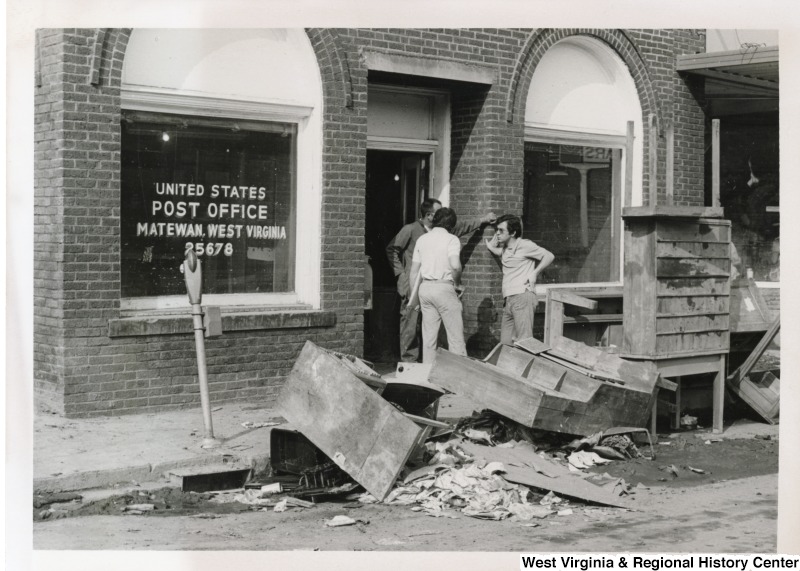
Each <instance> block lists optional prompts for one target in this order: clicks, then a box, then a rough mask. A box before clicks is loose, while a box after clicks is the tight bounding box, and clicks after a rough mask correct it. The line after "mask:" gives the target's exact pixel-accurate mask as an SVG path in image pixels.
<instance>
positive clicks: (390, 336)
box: [364, 150, 430, 363]
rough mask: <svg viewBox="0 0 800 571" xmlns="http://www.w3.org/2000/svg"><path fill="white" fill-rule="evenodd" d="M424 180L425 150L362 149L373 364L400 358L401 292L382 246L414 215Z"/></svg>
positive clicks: (367, 345)
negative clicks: (364, 163) (370, 282)
mask: <svg viewBox="0 0 800 571" xmlns="http://www.w3.org/2000/svg"><path fill="white" fill-rule="evenodd" d="M429 181H430V153H410V152H400V151H378V150H368V151H367V188H366V205H365V207H366V222H365V228H364V232H365V240H364V242H365V247H366V254H367V256H369V259H370V262H369V263H370V265H371V267H372V309H370V310H367V311H365V312H364V356H365V358H367V359H369V360H370V361H374V362H376V363H390V362H394V361H397V360H399V357H400V337H399V328H400V297H399V296H398V295H397V280H396V279H395V277H394V272H393V271H392V268H391V266H390V265H389V260H388V259H387V258H386V246H388V245H389V241H390V240H391V239H392V238H394V237H395V235H396V234H397V233H398V232H399V231H400V229H401V228H402V227H403V225H404V224H408V223H409V222H413V221H414V220H416V219H417V218H418V217H419V205H420V202H422V201H423V200H424V199H425V198H427V197H428V190H429Z"/></svg>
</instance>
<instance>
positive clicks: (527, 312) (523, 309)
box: [500, 291, 537, 345]
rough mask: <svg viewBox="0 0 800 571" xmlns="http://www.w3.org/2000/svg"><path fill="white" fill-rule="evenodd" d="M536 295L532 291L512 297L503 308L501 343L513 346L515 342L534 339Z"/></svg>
mask: <svg viewBox="0 0 800 571" xmlns="http://www.w3.org/2000/svg"><path fill="white" fill-rule="evenodd" d="M536 303H537V300H536V294H535V293H533V292H532V291H526V292H524V293H518V294H517V295H510V296H508V297H507V298H506V303H505V306H504V307H503V320H502V322H501V324H500V343H505V344H506V345H512V344H513V343H514V341H517V340H519V339H525V338H527V337H533V314H534V312H535V311H536Z"/></svg>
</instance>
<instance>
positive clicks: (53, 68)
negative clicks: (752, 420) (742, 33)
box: [34, 29, 706, 416]
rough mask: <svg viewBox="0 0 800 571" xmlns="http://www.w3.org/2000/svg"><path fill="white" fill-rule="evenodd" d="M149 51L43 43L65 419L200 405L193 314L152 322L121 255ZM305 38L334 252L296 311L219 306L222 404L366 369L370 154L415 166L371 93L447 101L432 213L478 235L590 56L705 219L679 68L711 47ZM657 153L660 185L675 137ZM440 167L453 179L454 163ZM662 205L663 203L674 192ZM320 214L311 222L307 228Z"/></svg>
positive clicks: (479, 272)
mask: <svg viewBox="0 0 800 571" xmlns="http://www.w3.org/2000/svg"><path fill="white" fill-rule="evenodd" d="M135 33H136V30H133V31H132V30H125V29H59V30H40V31H39V33H38V36H37V77H36V82H37V84H36V99H35V106H36V110H35V116H36V125H35V129H36V138H35V143H36V147H35V251H34V256H35V294H34V295H35V307H34V312H35V329H34V336H35V340H34V341H35V390H36V395H37V399H39V400H40V401H41V402H42V403H45V404H46V405H47V406H49V407H51V408H52V409H54V410H58V411H60V412H62V413H64V414H66V415H68V416H91V415H99V414H110V413H114V414H117V413H129V412H138V411H143V410H157V409H160V408H168V407H176V406H181V405H186V404H190V403H196V402H199V394H198V390H197V383H196V375H195V370H196V369H195V367H196V363H195V348H194V339H193V335H192V334H191V319H190V316H189V314H188V310H184V311H183V312H182V313H181V312H180V311H178V310H170V311H159V310H157V309H153V308H152V307H151V308H149V309H147V310H142V311H138V312H137V309H136V304H133V305H130V304H127V302H126V301H125V300H124V299H123V298H122V295H121V290H122V287H123V284H122V283H121V277H120V275H121V271H122V268H121V265H123V264H125V263H128V262H126V261H124V260H123V258H122V254H121V245H120V243H121V230H120V228H121V224H124V223H125V221H124V220H123V218H124V216H123V215H122V213H121V202H122V200H123V194H124V192H123V189H122V185H123V183H124V182H125V181H123V180H122V178H123V177H122V175H121V161H122V158H121V157H122V153H123V127H122V124H123V123H124V122H125V121H126V119H125V117H126V115H125V101H126V99H125V95H124V93H123V91H124V86H123V82H124V81H123V80H124V73H125V69H124V67H125V65H126V57H128V55H129V54H128V48H129V40H131V38H132V37H133V35H134V34H135ZM304 34H305V38H306V39H307V42H308V46H309V49H310V50H313V55H314V57H315V59H316V64H317V66H318V75H319V78H320V84H321V94H322V95H321V101H320V102H319V105H318V108H317V109H316V110H311V111H308V113H311V114H313V113H314V112H320V117H321V123H320V124H321V140H320V145H319V146H320V147H321V149H320V155H319V156H320V164H319V172H320V177H319V178H320V181H319V184H320V193H319V210H320V212H319V217H320V223H319V227H318V228H317V229H316V230H312V231H311V233H312V234H314V236H313V237H312V238H313V239H314V240H316V241H317V243H318V244H317V246H318V250H319V251H318V256H317V255H316V254H314V255H313V256H312V263H311V266H314V265H315V264H317V262H318V264H317V265H318V269H317V270H313V268H312V274H311V275H313V276H314V277H313V279H314V280H316V281H318V283H315V284H312V286H313V287H311V288H310V290H309V291H311V292H312V293H310V294H308V297H307V298H305V299H301V298H299V299H297V300H294V301H293V302H290V303H285V302H284V303H274V302H270V303H268V304H261V305H260V304H259V303H255V304H253V303H249V304H247V305H245V306H241V307H239V306H223V309H222V313H223V329H224V331H225V333H224V335H223V336H222V337H219V338H215V339H209V340H207V343H206V351H207V357H208V372H209V381H210V390H211V398H212V400H213V401H215V402H219V401H226V400H254V401H256V400H257V401H259V402H264V403H268V402H270V401H271V400H273V399H274V398H275V395H276V393H277V391H278V389H279V388H280V386H281V383H282V382H283V379H284V378H285V376H286V374H287V373H288V372H289V370H290V369H291V367H292V365H293V363H294V359H295V357H296V356H297V354H298V353H299V351H300V349H301V347H302V345H303V343H304V342H305V341H306V340H307V339H310V340H312V341H313V342H315V343H317V344H319V345H321V346H324V347H326V348H329V349H332V350H336V351H340V352H344V353H350V354H356V355H361V354H363V352H364V348H365V310H364V252H365V231H364V228H365V225H366V224H368V221H367V220H365V218H366V216H367V214H366V212H367V210H366V207H365V200H366V190H365V189H366V188H367V186H368V184H369V181H368V180H367V179H368V176H367V173H368V164H367V157H368V151H369V149H370V148H371V147H370V145H371V144H372V145H373V147H374V146H375V145H376V144H378V146H379V147H380V144H384V145H389V146H390V147H391V145H395V147H392V148H396V149H402V148H403V147H402V144H400V143H398V142H397V141H396V140H394V139H392V138H391V137H381V136H375V137H372V138H370V137H371V135H370V125H369V124H368V123H369V121H368V119H370V118H371V117H372V115H370V112H369V110H368V104H369V101H368V100H369V99H370V97H368V95H369V94H370V93H371V92H370V89H371V88H373V87H375V86H378V85H380V86H382V87H384V88H386V89H388V90H389V92H390V95H391V90H392V89H397V90H403V89H407V90H409V91H408V93H410V94H412V95H413V94H416V93H423V94H424V93H426V91H425V90H430V91H431V92H432V93H434V94H438V95H437V96H439V95H441V97H444V98H445V99H446V100H447V105H448V110H449V111H448V112H447V113H446V116H447V121H448V122H449V123H448V128H447V129H446V130H445V131H444V133H446V135H445V136H446V140H440V141H439V146H438V147H437V149H445V148H447V149H448V150H449V152H448V153H447V154H446V156H445V158H444V160H445V161H446V163H447V165H446V167H447V168H446V169H444V170H442V171H441V172H442V173H446V176H447V179H448V180H444V181H442V180H441V176H442V175H440V174H438V173H439V172H440V171H437V174H436V176H437V177H439V178H438V182H436V183H435V184H434V186H432V187H431V188H430V189H429V190H430V192H431V194H432V195H439V196H441V197H442V198H443V201H445V202H447V203H449V205H450V206H452V207H453V208H454V209H455V210H456V212H457V213H458V214H459V216H463V217H475V216H479V215H482V214H483V213H485V212H487V211H494V212H497V213H503V212H516V213H519V212H522V211H523V210H524V201H525V197H526V193H528V192H529V191H530V190H529V189H528V188H526V187H527V182H526V181H527V179H526V167H525V164H526V158H525V153H526V146H525V145H526V137H528V135H527V134H526V133H529V131H526V119H525V118H526V112H527V111H526V106H529V105H530V101H531V98H530V97H529V95H530V94H529V88H530V86H531V82H532V78H533V77H534V74H535V72H536V69H537V66H538V65H539V62H540V61H541V60H542V58H543V57H545V56H546V54H547V53H548V52H549V50H551V49H553V47H554V46H556V45H563V44H560V43H561V42H564V41H565V40H569V39H575V38H583V39H585V40H588V41H590V42H591V44H587V45H589V46H590V47H591V46H594V45H597V46H599V47H598V49H602V50H606V51H609V53H611V54H612V55H611V56H607V57H613V58H616V59H617V60H619V61H620V62H622V63H623V64H624V68H625V69H626V70H627V72H628V73H629V75H630V78H631V79H632V81H633V85H635V92H636V95H637V96H638V101H639V104H640V106H641V117H639V118H638V119H639V120H640V126H639V127H640V129H641V131H639V132H640V133H641V135H640V136H639V137H638V138H639V139H640V141H641V144H642V148H641V150H640V151H637V152H638V153H639V154H638V155H635V156H636V157H638V158H637V160H638V161H639V162H640V163H641V162H642V157H646V156H647V153H648V152H649V149H648V139H649V131H648V120H651V121H652V122H653V124H655V125H656V127H657V128H659V129H660V128H661V127H662V126H663V125H665V124H667V123H668V122H672V123H673V124H674V125H675V147H674V148H675V154H674V164H675V177H674V196H675V203H676V204H683V205H702V204H703V202H704V144H705V143H704V136H705V130H706V120H705V116H704V114H703V110H702V107H701V105H702V101H698V97H699V96H698V90H697V89H696V86H695V85H692V84H691V82H692V81H694V80H691V79H685V78H682V77H681V76H679V75H678V74H677V73H676V72H675V59H676V56H677V55H680V54H686V53H695V52H700V51H703V49H704V41H705V35H704V33H703V32H702V31H699V30H608V29H557V30H553V29H539V30H522V29H491V30H473V29H436V30H417V29H386V30H371V29H308V30H305V32H304ZM576 45H577V44H576ZM310 53H312V52H310ZM565 53H566V52H565ZM604 57H606V56H604ZM165 65H166V64H165ZM256 65H257V64H256ZM612 87H613V86H612ZM402 97H405V95H402ZM409 97H411V96H410V95H409ZM432 97H433V96H432ZM389 100H390V101H391V96H390V97H389ZM409 100H410V99H409ZM311 107H313V105H312V106H311ZM600 112H602V111H598V113H600ZM234 118H235V117H234ZM651 118H652V119H651ZM370 120H371V119H370ZM129 121H130V122H133V121H134V120H133V119H131V120H129ZM302 121H303V120H300V121H299V124H301V125H302ZM433 122H435V121H434V120H432V123H431V124H433ZM390 123H391V121H388V120H387V121H386V124H387V125H388V124H390ZM236 129H238V126H237V125H235V124H234V130H236ZM422 138H424V137H420V139H422ZM390 139H392V140H390ZM657 140H658V144H659V149H658V161H659V169H658V172H659V173H661V174H660V177H663V173H664V170H665V169H664V165H665V161H666V150H665V146H664V138H663V130H660V132H659V137H658V138H657ZM370 141H372V143H371V142H370ZM375 141H378V143H375ZM381 142H382V143H381ZM379 143H380V144H379ZM422 144H423V143H419V142H418V143H417V145H422ZM548 144H551V143H548ZM381 148H384V147H381ZM420 148H422V147H420ZM431 148H433V147H431ZM417 150H418V149H417ZM314 152H317V151H314ZM433 152H434V151H432V153H433ZM435 152H438V151H435ZM615 152H616V151H615ZM620 152H623V151H620ZM418 154H419V153H418ZM431 156H433V155H431ZM631 159H632V158H631ZM300 160H303V159H302V157H300ZM631 162H633V160H631ZM423 163H424V164H430V161H428V163H425V161H424V160H423ZM640 167H641V165H640ZM431 168H433V167H431ZM435 168H437V169H441V168H443V166H442V164H441V161H439V162H437V164H436V165H435ZM634 172H636V171H634ZM298 175H301V176H304V174H303V173H298ZM647 176H648V175H647V169H646V168H645V169H643V171H642V172H641V175H640V176H639V180H638V181H637V182H634V184H635V185H638V188H639V189H640V190H639V192H638V194H637V193H636V192H634V200H637V198H636V196H638V200H640V201H644V202H645V203H646V197H644V196H642V193H641V188H646V187H647V185H648V180H647ZM612 178H613V177H612ZM436 184H438V185H439V186H438V187H437V186H436ZM603 184H606V183H603ZM608 184H610V183H608ZM445 187H446V190H442V189H443V188H445ZM659 189H660V190H659V191H660V192H663V189H664V184H663V180H662V181H660V184H659ZM297 192H298V193H300V192H302V189H299V190H298V191H297ZM644 194H646V193H644ZM620 196H622V195H621V194H620ZM612 203H613V201H612ZM306 214H307V211H300V212H298V214H297V215H298V216H299V217H300V218H299V220H298V227H301V226H302V225H301V224H300V222H301V221H302V220H303V217H304V216H305V215H306ZM315 228H316V227H315ZM591 232H594V230H591ZM304 233H305V230H304V231H303V232H299V234H303V235H304ZM480 234H481V233H480V231H479V232H478V234H476V235H474V236H471V237H469V238H464V239H463V240H462V245H463V258H464V262H465V272H464V284H465V286H466V293H465V295H464V312H465V314H464V323H465V334H466V338H467V339H468V340H469V346H468V348H469V351H470V354H472V355H474V356H482V355H484V354H485V353H486V352H487V351H488V349H489V348H491V347H492V346H493V344H494V343H495V342H496V340H497V338H498V337H499V335H498V328H499V319H498V317H497V315H498V312H499V311H500V309H501V308H502V298H501V297H500V279H501V274H500V272H499V270H498V268H497V265H496V264H495V262H494V261H493V259H492V258H491V256H490V255H489V254H488V252H487V251H486V250H485V248H483V246H482V245H481V244H480V237H481V236H480ZM612 236H613V233H612ZM298 239H299V240H303V239H306V238H304V237H299V238H298ZM534 239H536V237H535V236H534ZM544 245H545V246H547V244H546V243H545V244H544ZM301 246H302V243H301ZM301 246H298V249H302V247H301ZM270 255H276V254H270ZM298 255H303V256H304V255H306V254H298ZM309 255H311V254H309ZM137 263H138V262H137ZM272 263H273V264H275V263H276V262H274V261H273V262H272ZM176 271H177V268H176ZM313 271H316V272H317V273H316V274H313ZM297 279H300V278H297ZM617 279H618V278H617ZM600 281H603V280H600ZM606 281H609V280H606ZM610 281H615V280H613V279H612V280H610ZM303 287H308V286H307V284H305V285H304V286H303ZM315 288H316V289H315ZM315 292H316V293H315ZM184 297H185V296H184ZM369 335H370V333H369V331H368V332H367V336H369ZM367 341H368V340H367Z"/></svg>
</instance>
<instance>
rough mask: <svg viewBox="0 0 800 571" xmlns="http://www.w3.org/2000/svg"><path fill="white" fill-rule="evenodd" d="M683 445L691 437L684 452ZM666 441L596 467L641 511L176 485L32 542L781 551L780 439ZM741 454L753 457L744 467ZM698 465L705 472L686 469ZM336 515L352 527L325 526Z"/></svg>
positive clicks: (68, 521) (41, 527) (40, 526)
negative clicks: (462, 504)
mask: <svg viewBox="0 0 800 571" xmlns="http://www.w3.org/2000/svg"><path fill="white" fill-rule="evenodd" d="M696 436H700V438H696ZM681 441H685V442H686V444H685V446H683V448H682V449H681V446H680V444H679V443H680V442H681ZM667 442H669V443H670V444H669V445H660V446H659V447H658V452H659V457H658V459H657V460H656V461H655V462H651V461H649V460H641V459H640V460H628V461H616V462H612V463H611V464H609V465H607V466H604V467H602V468H601V469H598V468H595V469H593V471H595V472H608V473H609V474H611V475H614V476H619V477H623V478H625V480H626V481H627V482H628V483H630V484H632V486H633V489H634V493H633V494H632V495H631V496H630V497H631V498H632V503H633V504H635V506H636V511H627V510H624V509H620V508H611V507H603V506H598V505H589V504H586V503H583V502H578V501H564V502H563V503H561V504H558V506H557V507H556V506H554V507H553V508H552V510H551V512H550V513H549V514H548V515H547V516H545V517H536V518H533V519H531V520H528V521H521V520H519V519H518V518H514V517H512V518H508V519H505V520H503V521H487V520H480V519H475V518H471V517H468V516H465V515H463V514H458V513H454V514H453V516H452V517H431V516H430V515H427V514H426V513H425V512H421V511H413V509H412V506H401V505H383V504H363V503H360V502H358V501H350V500H342V501H336V502H323V503H320V504H317V505H315V506H314V507H312V508H301V507H291V508H289V509H287V510H286V511H284V512H275V510H274V507H259V506H251V505H247V504H243V503H238V502H230V503H219V502H212V501H211V498H212V497H213V496H212V495H210V494H195V493H185V494H180V493H178V492H176V491H175V490H174V488H173V489H171V490H169V489H168V490H164V489H157V490H152V491H143V490H138V491H137V490H133V491H131V492H129V493H128V494H126V495H124V496H120V497H117V498H116V499H114V500H113V501H111V500H104V501H99V502H98V503H96V504H92V505H87V506H86V507H84V508H80V509H76V510H74V511H73V512H72V513H71V517H63V518H60V519H53V520H48V521H42V522H37V523H36V524H35V526H34V548H36V549H151V550H172V549H182V550H183V549H186V550H204V549H210V550H252V549H256V550H281V551H287V550H288V551H290V550H315V549H319V550H322V551H324V550H359V551H370V550H376V551H393V550H406V551H464V550H466V551H524V550H536V551H540V552H548V551H566V550H568V551H594V552H604V551H645V552H657V551H676V550H677V551H681V552H708V551H719V552H770V551H774V550H775V544H776V534H777V526H776V518H777V480H778V475H777V449H778V443H777V442H775V441H772V440H761V439H756V438H753V437H752V436H750V437H749V438H742V439H736V440H724V441H721V442H714V443H712V444H704V439H703V436H702V435H691V434H690V435H682V436H681V437H679V438H677V439H669V440H668V441H667ZM699 454H702V461H701V460H700V459H699V458H698V457H697V456H698V455H699ZM743 457H746V458H747V459H748V460H749V461H748V462H746V463H742V461H741V460H742V458H743ZM695 464H697V465H698V466H702V469H704V470H705V472H706V473H705V474H698V473H695V472H692V471H691V470H689V469H688V468H687V466H690V465H691V466H693V467H695V466H694V465H695ZM668 465H674V466H675V467H676V468H677V472H678V475H677V476H676V475H674V474H672V473H670V472H665V471H663V470H662V469H661V467H663V466H668ZM231 495H235V494H231ZM537 497H541V494H537ZM273 503H274V502H273ZM76 504H77V502H76ZM130 504H152V505H153V506H154V509H153V510H152V511H147V512H145V513H142V514H140V515H129V513H130V512H123V511H122V510H123V508H124V507H125V506H126V505H130ZM533 505H536V506H539V505H540V504H539V501H536V502H535V503H534V504H533ZM167 506H169V507H167ZM41 509H44V508H42V507H40V510H41ZM66 509H69V507H67V508H66ZM558 512H562V515H559V513H558ZM65 515H66V514H65ZM336 516H346V517H349V518H351V519H353V520H355V523H354V524H353V525H349V526H342V527H329V526H327V525H326V523H327V522H330V521H331V520H333V518H335V517H336Z"/></svg>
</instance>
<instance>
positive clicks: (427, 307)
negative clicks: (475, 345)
mask: <svg viewBox="0 0 800 571" xmlns="http://www.w3.org/2000/svg"><path fill="white" fill-rule="evenodd" d="M456 222H457V217H456V213H455V212H454V211H453V210H452V209H450V208H440V209H439V210H437V211H436V213H435V214H434V216H433V228H432V229H431V231H430V232H428V233H427V234H425V235H424V236H420V237H419V238H418V239H417V243H416V245H415V246H414V255H413V257H412V259H411V276H410V278H411V283H412V284H414V283H416V280H417V275H418V274H421V276H422V280H421V282H420V285H419V304H420V309H421V310H422V362H423V363H431V362H433V360H434V358H435V357H436V346H437V337H438V334H439V327H440V326H441V324H442V323H444V328H445V331H446V332H447V344H448V346H449V348H450V351H451V352H453V353H455V354H456V355H466V354H467V346H466V343H465V342H464V322H463V318H462V316H461V312H462V309H463V308H462V306H461V299H460V295H461V292H462V291H463V290H462V288H461V270H462V268H461V242H460V241H459V239H458V238H457V237H456V236H454V235H453V234H451V232H452V231H453V228H455V226H456Z"/></svg>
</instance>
